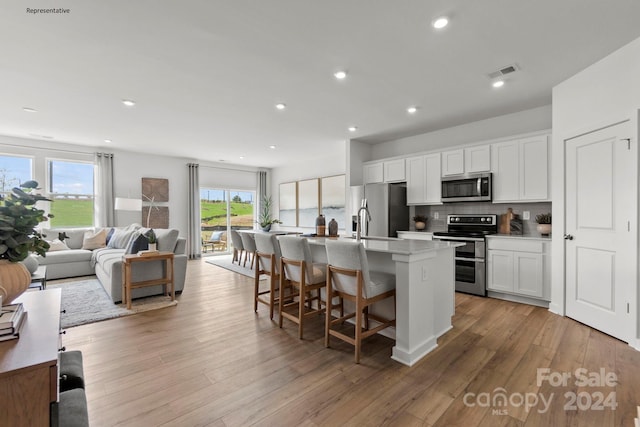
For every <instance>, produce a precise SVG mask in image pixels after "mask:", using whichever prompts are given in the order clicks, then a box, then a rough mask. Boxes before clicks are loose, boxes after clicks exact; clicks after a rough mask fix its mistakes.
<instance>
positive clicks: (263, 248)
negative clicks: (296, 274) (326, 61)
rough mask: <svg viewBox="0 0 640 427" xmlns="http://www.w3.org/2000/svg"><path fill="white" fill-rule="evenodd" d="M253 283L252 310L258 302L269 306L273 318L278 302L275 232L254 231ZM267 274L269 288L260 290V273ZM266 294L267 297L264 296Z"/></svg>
mask: <svg viewBox="0 0 640 427" xmlns="http://www.w3.org/2000/svg"><path fill="white" fill-rule="evenodd" d="M255 239H256V253H255V265H256V268H255V283H254V299H253V311H255V312H258V303H262V304H266V305H268V306H269V318H270V319H273V310H274V307H275V304H279V303H280V290H279V288H280V258H281V254H280V244H279V243H278V238H277V237H276V235H275V234H267V233H256V234H255ZM261 274H265V275H267V276H269V289H268V290H262V291H261V290H260V275H261ZM267 296H268V299H267V298H266V297H267Z"/></svg>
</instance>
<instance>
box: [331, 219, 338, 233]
mask: <svg viewBox="0 0 640 427" xmlns="http://www.w3.org/2000/svg"><path fill="white" fill-rule="evenodd" d="M337 235H338V221H336V219H335V218H331V221H329V236H337Z"/></svg>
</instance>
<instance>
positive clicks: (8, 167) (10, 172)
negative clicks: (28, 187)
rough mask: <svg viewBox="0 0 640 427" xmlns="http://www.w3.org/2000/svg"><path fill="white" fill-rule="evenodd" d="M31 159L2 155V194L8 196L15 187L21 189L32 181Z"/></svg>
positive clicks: (0, 172)
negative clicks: (23, 184) (25, 183)
mask: <svg viewBox="0 0 640 427" xmlns="http://www.w3.org/2000/svg"><path fill="white" fill-rule="evenodd" d="M31 164H32V160H31V158H30V157H18V156H6V155H0V193H1V194H2V195H8V194H10V193H11V189H12V188H13V187H19V186H20V184H22V183H23V182H25V181H29V180H30V179H32V178H31V177H32V176H33V175H32V171H31V167H32V166H31Z"/></svg>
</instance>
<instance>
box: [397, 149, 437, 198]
mask: <svg viewBox="0 0 640 427" xmlns="http://www.w3.org/2000/svg"><path fill="white" fill-rule="evenodd" d="M406 175H407V204H408V205H432V204H441V203H442V201H441V200H440V192H441V186H440V153H434V154H427V155H424V156H416V157H410V158H408V159H407V169H406Z"/></svg>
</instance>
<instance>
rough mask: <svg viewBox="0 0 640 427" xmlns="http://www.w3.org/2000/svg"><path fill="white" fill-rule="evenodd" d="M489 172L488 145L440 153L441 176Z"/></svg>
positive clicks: (489, 150) (489, 157)
mask: <svg viewBox="0 0 640 427" xmlns="http://www.w3.org/2000/svg"><path fill="white" fill-rule="evenodd" d="M490 170H491V146H490V145H477V146H473V147H466V148H461V149H458V150H450V151H445V152H443V153H442V176H449V175H459V174H463V173H477V172H489V171H490Z"/></svg>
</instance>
